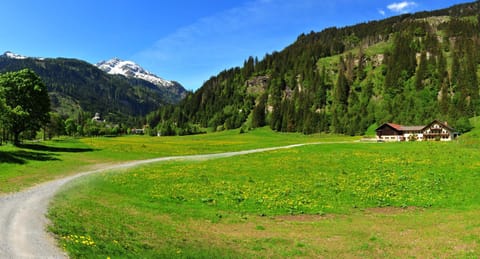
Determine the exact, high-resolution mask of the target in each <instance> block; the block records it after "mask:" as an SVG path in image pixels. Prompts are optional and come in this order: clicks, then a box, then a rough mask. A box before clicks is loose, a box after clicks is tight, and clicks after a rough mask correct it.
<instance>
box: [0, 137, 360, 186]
mask: <svg viewBox="0 0 480 259" xmlns="http://www.w3.org/2000/svg"><path fill="white" fill-rule="evenodd" d="M351 139H352V138H349V137H342V136H330V135H311V136H305V135H302V134H296V133H295V134H277V133H275V134H274V133H272V131H270V130H268V129H266V128H264V129H258V130H255V131H252V132H250V133H247V134H238V130H237V131H225V132H218V133H211V134H205V135H196V136H184V137H161V138H159V137H148V136H125V137H117V138H82V139H74V138H60V139H54V140H52V141H45V142H32V143H29V142H27V143H24V144H23V145H22V146H20V147H14V146H12V145H3V146H0V172H1V173H0V194H2V193H8V192H13V191H18V190H21V189H24V188H27V187H30V186H33V185H35V184H38V183H41V182H44V181H48V180H52V179H55V178H59V177H62V176H66V175H70V174H74V173H78V172H84V171H88V170H91V169H95V168H97V167H98V166H101V165H104V164H112V163H119V162H123V161H131V160H141V159H148V158H156V157H164V156H173V155H192V154H207V153H219V152H226V151H238V150H245V149H253V148H261V147H273V146H281V145H288V144H296V143H306V142H315V141H340V140H351Z"/></svg>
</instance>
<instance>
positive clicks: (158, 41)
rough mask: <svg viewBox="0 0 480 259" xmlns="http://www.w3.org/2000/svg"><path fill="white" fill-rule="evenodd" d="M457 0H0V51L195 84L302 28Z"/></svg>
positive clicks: (277, 46) (277, 45) (273, 47)
mask: <svg viewBox="0 0 480 259" xmlns="http://www.w3.org/2000/svg"><path fill="white" fill-rule="evenodd" d="M465 2H469V1H457V0H429V1H427V0H411V1H410V0H407V1H403V0H391V1H385V0H331V1H324V0H203V1H201V0H175V1H167V0H135V1H127V0H81V1H78V0H42V1H37V0H2V1H0V10H2V11H1V13H0V24H2V30H0V52H4V51H12V52H14V53H17V54H21V55H26V56H35V57H69V58H78V59H82V60H86V61H88V62H90V63H97V62H99V61H101V60H107V59H110V58H112V57H118V58H121V59H125V60H132V61H135V62H136V63H138V64H140V65H141V66H143V67H144V68H145V69H147V70H149V71H151V72H153V73H155V74H157V75H159V76H161V77H163V78H165V79H169V80H176V81H179V82H180V83H181V84H183V85H184V86H185V87H186V88H187V89H190V90H194V89H197V88H198V87H200V86H201V85H202V83H203V82H204V81H206V80H208V79H209V78H210V77H211V76H213V75H216V74H218V72H220V71H221V70H223V69H228V68H231V67H234V66H241V65H242V64H243V61H244V60H245V59H246V58H248V57H249V56H258V57H259V59H261V58H262V57H263V56H264V55H265V54H266V53H271V52H273V51H280V50H282V49H283V48H285V47H286V46H287V45H289V44H291V43H293V42H294V41H295V39H296V38H297V36H298V35H300V34H301V33H308V32H310V31H312V30H313V31H321V30H322V29H324V28H327V27H331V26H337V27H342V26H347V25H354V24H356V23H359V22H366V21H371V20H379V19H383V18H386V17H390V16H393V15H398V14H402V13H409V12H417V11H423V10H434V9H439V8H445V7H449V6H451V5H454V4H458V3H465Z"/></svg>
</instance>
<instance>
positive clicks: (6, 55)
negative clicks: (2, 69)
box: [2, 51, 28, 59]
mask: <svg viewBox="0 0 480 259" xmlns="http://www.w3.org/2000/svg"><path fill="white" fill-rule="evenodd" d="M2 56H4V57H7V58H13V59H27V58H28V57H26V56H22V55H19V54H15V53H13V52H11V51H6V52H5V53H3V55H2Z"/></svg>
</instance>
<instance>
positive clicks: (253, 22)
mask: <svg viewBox="0 0 480 259" xmlns="http://www.w3.org/2000/svg"><path fill="white" fill-rule="evenodd" d="M314 4H317V3H316V1H314V0H302V1H300V0H298V1H290V0H252V1H250V2H247V3H245V4H242V5H240V6H238V7H235V8H232V9H229V10H225V11H223V12H221V13H217V14H214V15H212V16H208V17H204V18H202V19H199V20H198V21H196V22H194V23H192V24H190V25H188V26H185V27H182V28H179V29H177V31H175V32H174V33H172V34H170V35H164V36H163V37H162V38H160V39H159V40H158V41H157V42H156V43H155V44H153V46H151V47H150V48H147V49H145V50H143V51H141V52H139V53H137V54H136V55H134V58H135V59H137V60H139V61H141V63H142V64H147V65H149V64H150V65H151V66H155V64H164V65H163V67H164V70H171V71H181V70H188V71H195V72H196V73H201V71H204V72H203V74H202V76H205V75H208V74H209V75H213V74H215V73H217V72H218V71H221V70H222V69H225V68H230V67H233V66H236V65H241V63H242V62H243V59H245V58H247V57H248V56H249V55H258V57H259V58H261V57H262V56H263V55H264V54H265V53H266V52H270V51H273V50H275V48H278V46H282V47H283V46H285V45H286V44H287V43H288V42H291V41H292V39H285V38H282V37H284V36H282V33H280V32H281V31H283V30H284V27H285V25H286V23H288V22H291V21H292V20H294V19H286V18H287V17H290V16H293V17H297V19H298V17H301V14H302V13H304V12H305V11H306V10H310V9H312V5H314ZM279 35H280V36H279ZM258 49H264V50H265V51H264V52H262V53H255V50H258ZM238 56H241V57H242V59H241V60H239V59H238ZM213 64H221V65H213ZM205 71H207V72H205ZM173 73H174V72H172V75H173ZM175 76H176V75H173V77H172V78H174V79H176V78H175ZM191 77H192V79H193V77H195V75H191ZM205 79H207V78H205ZM192 81H193V80H192ZM182 83H183V82H182ZM186 84H190V82H186ZM194 86H195V87H198V86H199V85H194Z"/></svg>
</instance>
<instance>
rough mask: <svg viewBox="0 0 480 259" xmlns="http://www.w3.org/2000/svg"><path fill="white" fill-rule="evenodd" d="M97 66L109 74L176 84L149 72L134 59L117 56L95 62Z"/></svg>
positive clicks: (154, 82)
mask: <svg viewBox="0 0 480 259" xmlns="http://www.w3.org/2000/svg"><path fill="white" fill-rule="evenodd" d="M95 66H96V67H98V68H99V69H101V70H103V71H105V72H106V73H108V74H112V75H123V76H125V77H128V78H138V79H142V80H145V81H148V82H150V83H152V84H154V85H157V86H163V87H172V86H175V83H174V82H172V81H169V80H165V79H163V78H161V77H159V76H157V75H155V74H153V73H150V72H148V71H147V70H145V69H143V68H142V67H141V66H140V65H138V64H136V63H135V62H133V61H127V60H122V59H120V58H117V57H115V58H112V59H110V60H105V61H101V62H99V63H97V64H95Z"/></svg>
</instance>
